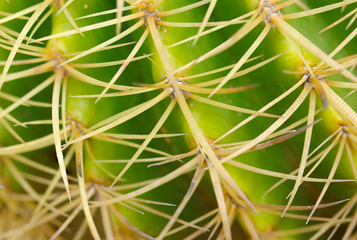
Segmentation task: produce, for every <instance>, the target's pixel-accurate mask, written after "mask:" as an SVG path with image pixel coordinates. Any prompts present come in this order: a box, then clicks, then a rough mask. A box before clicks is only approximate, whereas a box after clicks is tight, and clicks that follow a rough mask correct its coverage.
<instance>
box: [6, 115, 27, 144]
mask: <svg viewBox="0 0 357 240" xmlns="http://www.w3.org/2000/svg"><path fill="white" fill-rule="evenodd" d="M0 123H1V125H3V127H5V129H6V130H7V131H8V132H9V133H10V134H11V135H12V136H13V137H14V138H16V139H17V140H18V141H19V142H21V143H25V141H24V140H23V139H22V137H21V136H20V135H19V134H18V133H17V132H16V131H15V130H14V128H13V127H11V125H10V124H9V123H8V122H7V121H6V120H5V119H3V118H0Z"/></svg>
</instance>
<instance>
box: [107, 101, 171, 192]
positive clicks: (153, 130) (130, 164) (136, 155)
mask: <svg viewBox="0 0 357 240" xmlns="http://www.w3.org/2000/svg"><path fill="white" fill-rule="evenodd" d="M175 105H176V100H174V99H173V100H171V102H170V104H169V105H168V106H167V108H166V110H165V112H164V113H163V114H162V116H161V117H160V119H159V121H158V122H157V124H156V125H155V127H154V128H153V129H152V130H151V132H150V134H149V135H148V136H147V138H146V139H145V141H144V142H143V143H142V144H141V146H140V148H139V149H138V150H137V151H136V152H135V154H134V156H133V157H132V158H131V159H130V161H129V162H128V163H127V164H126V165H125V167H124V168H123V170H122V171H121V172H120V173H119V175H118V176H117V177H116V178H115V180H114V181H113V183H112V184H111V187H113V186H114V185H115V183H117V181H118V180H119V179H120V178H121V177H122V176H123V175H124V174H125V172H126V171H127V170H128V169H129V168H130V167H131V166H132V165H133V163H134V162H135V161H136V160H137V159H138V157H139V156H140V154H141V153H142V152H143V151H144V149H145V148H146V147H147V146H148V145H149V143H150V142H151V140H152V139H153V137H154V136H155V135H156V133H157V132H158V131H159V130H160V128H161V127H162V126H163V124H164V123H165V121H166V120H167V118H168V117H169V115H170V114H171V112H172V110H173V109H174V107H175Z"/></svg>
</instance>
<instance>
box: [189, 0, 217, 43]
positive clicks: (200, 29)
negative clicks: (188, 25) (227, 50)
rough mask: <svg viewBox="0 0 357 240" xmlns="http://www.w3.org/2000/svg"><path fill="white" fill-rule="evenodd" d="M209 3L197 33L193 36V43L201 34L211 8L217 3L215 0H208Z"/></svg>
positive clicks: (211, 10)
mask: <svg viewBox="0 0 357 240" xmlns="http://www.w3.org/2000/svg"><path fill="white" fill-rule="evenodd" d="M210 1H211V3H210V4H209V6H208V9H207V12H206V14H205V17H204V18H203V21H202V23H201V26H200V28H199V30H198V33H197V34H196V36H195V39H194V40H193V43H192V44H193V45H196V43H197V41H198V39H199V36H200V35H201V33H202V32H203V30H204V29H205V27H206V25H207V23H208V20H209V18H210V17H211V15H212V12H213V9H214V8H215V6H216V4H217V0H210Z"/></svg>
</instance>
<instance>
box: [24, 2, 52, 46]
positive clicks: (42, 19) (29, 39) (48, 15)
mask: <svg viewBox="0 0 357 240" xmlns="http://www.w3.org/2000/svg"><path fill="white" fill-rule="evenodd" d="M53 10H54V8H53V7H52V8H50V10H49V11H48V12H47V13H46V14H45V15H44V16H43V17H42V18H41V19H40V21H38V23H37V24H36V26H35V27H34V28H33V30H32V31H31V33H30V36H29V37H28V39H27V41H26V44H28V43H29V42H30V41H31V40H33V39H32V37H33V35H35V33H36V31H37V30H38V29H39V28H40V26H41V25H42V23H44V21H46V19H47V18H48V17H50V16H51V14H52V12H53Z"/></svg>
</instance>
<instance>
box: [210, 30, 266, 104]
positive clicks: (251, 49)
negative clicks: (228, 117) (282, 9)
mask: <svg viewBox="0 0 357 240" xmlns="http://www.w3.org/2000/svg"><path fill="white" fill-rule="evenodd" d="M270 28H271V24H270V23H268V24H267V25H265V27H264V29H263V31H262V32H261V33H260V35H259V36H258V37H257V39H256V40H255V41H254V43H253V44H252V45H251V46H250V47H249V49H248V50H247V51H246V52H245V53H244V55H243V56H242V57H241V58H240V59H239V61H238V62H237V64H236V65H235V66H234V67H233V68H232V70H231V71H230V72H229V73H228V75H227V76H226V77H225V78H224V79H223V81H222V82H220V83H219V84H218V86H217V87H216V88H215V89H214V91H213V92H212V93H211V94H210V95H209V96H208V98H210V97H212V96H213V95H214V94H215V93H216V92H217V91H218V90H219V89H221V88H222V87H223V86H224V85H225V84H226V83H227V82H228V81H229V80H230V79H231V78H232V77H233V76H234V74H235V73H236V72H238V70H239V69H240V68H241V67H242V66H243V64H244V63H245V62H246V61H247V60H248V58H249V57H250V56H251V55H252V54H253V52H254V51H255V50H256V49H257V48H258V46H259V45H260V43H261V42H262V41H263V40H264V38H265V37H266V35H267V34H268V32H269V30H270Z"/></svg>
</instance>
